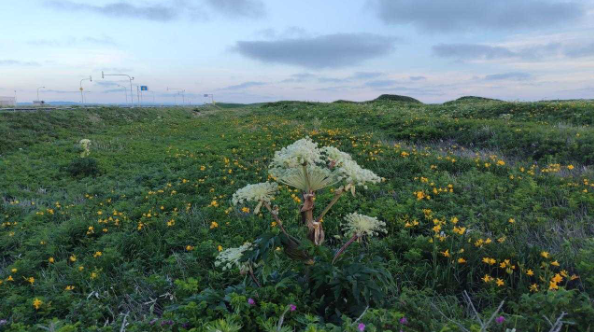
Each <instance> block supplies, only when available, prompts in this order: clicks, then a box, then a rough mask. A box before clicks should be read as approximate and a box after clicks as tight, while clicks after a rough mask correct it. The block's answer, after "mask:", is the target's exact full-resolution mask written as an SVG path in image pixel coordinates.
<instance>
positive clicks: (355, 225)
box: [342, 212, 388, 237]
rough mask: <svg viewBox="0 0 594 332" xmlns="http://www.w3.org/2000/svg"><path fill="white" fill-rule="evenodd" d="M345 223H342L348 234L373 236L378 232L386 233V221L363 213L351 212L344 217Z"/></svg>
mask: <svg viewBox="0 0 594 332" xmlns="http://www.w3.org/2000/svg"><path fill="white" fill-rule="evenodd" d="M344 219H345V221H346V223H345V224H343V225H342V227H343V229H344V230H345V232H346V233H347V234H349V236H353V235H357V236H358V237H362V236H375V235H378V234H379V233H387V232H388V231H386V223H385V222H383V221H380V220H378V219H377V218H375V217H369V216H366V215H363V214H358V213H356V212H355V213H351V214H349V215H347V216H346V217H345V218H344Z"/></svg>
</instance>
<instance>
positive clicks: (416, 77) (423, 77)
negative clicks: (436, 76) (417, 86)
mask: <svg viewBox="0 0 594 332" xmlns="http://www.w3.org/2000/svg"><path fill="white" fill-rule="evenodd" d="M409 79H410V80H411V81H425V80H427V77H425V76H411V77H409Z"/></svg>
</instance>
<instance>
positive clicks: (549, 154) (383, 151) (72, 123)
mask: <svg viewBox="0 0 594 332" xmlns="http://www.w3.org/2000/svg"><path fill="white" fill-rule="evenodd" d="M592 119H594V103H592V102H586V101H572V102H542V103H505V102H499V101H478V102H474V103H473V102H465V103H463V104H448V105H423V104H418V103H403V102H398V101H396V102H395V101H389V100H388V101H383V100H380V101H374V102H369V103H348V102H336V103H331V104H321V103H302V102H279V103H271V104H262V105H255V106H242V107H241V108H234V107H229V108H216V107H206V108H203V109H198V110H183V109H169V110H159V109H146V110H144V109H142V110H140V109H131V110H128V109H118V108H101V109H93V110H88V111H83V110H64V111H56V112H51V113H27V114H25V113H19V114H0V133H1V135H0V137H2V138H1V139H0V153H1V160H0V195H1V197H2V202H1V205H0V281H1V283H0V331H44V330H50V331H63V332H64V331H122V330H125V331H194V332H197V331H217V330H220V331H293V330H295V331H400V330H402V331H464V330H468V331H481V328H482V331H506V329H509V330H510V331H511V330H512V329H514V328H515V329H516V330H517V331H550V330H552V327H551V325H554V324H555V322H556V320H557V319H558V318H559V317H561V319H560V322H561V324H562V328H561V329H560V330H558V331H591V330H592V328H593V326H592V325H593V324H594V323H593V321H594V304H593V300H592V297H593V296H594V291H593V289H594V261H593V260H592V257H594V240H593V239H592V236H593V234H594V225H593V215H594V214H593V213H592V210H593V208H594V194H593V192H594V174H593V171H592V168H591V167H592V164H593V163H594V130H593V129H592V128H591V127H590V126H591V124H592V123H591V122H592V121H593V120H592ZM304 137H310V138H311V139H312V140H313V141H315V142H317V143H319V144H320V145H322V146H327V145H328V146H334V147H336V148H339V149H340V150H342V151H345V152H347V153H349V154H351V156H352V157H353V159H354V160H356V161H357V162H358V163H359V164H360V165H361V166H363V167H364V168H366V169H370V170H372V171H373V172H375V173H376V174H378V175H379V176H380V177H382V178H383V179H384V180H383V181H382V182H381V183H377V184H372V185H369V186H368V188H367V189H357V194H356V196H355V197H352V196H351V195H350V194H349V195H345V196H344V197H342V198H341V199H340V200H339V201H338V202H337V203H336V205H335V206H334V207H333V208H332V210H331V211H330V212H328V214H327V215H326V216H325V217H324V220H323V225H324V229H325V232H326V244H327V246H326V247H325V249H322V248H317V247H315V246H312V245H308V244H307V243H303V245H302V249H303V250H305V251H308V252H309V253H315V255H316V257H319V258H318V259H317V260H316V262H315V263H314V264H313V265H307V264H303V263H302V262H298V261H295V260H293V259H290V258H288V257H286V255H284V253H283V250H282V249H281V246H282V245H281V243H280V241H281V240H280V239H281V234H282V232H281V230H280V229H279V227H278V224H276V223H275V222H274V219H273V218H272V217H271V216H270V214H268V213H266V211H262V212H259V213H257V214H254V206H252V205H248V204H245V206H243V205H240V206H237V205H233V204H232V203H231V198H232V195H233V193H235V192H236V191H237V190H238V189H240V188H242V187H244V186H245V185H247V184H250V183H257V182H265V181H267V180H270V179H271V178H270V175H269V173H268V164H269V163H270V161H271V160H272V158H273V156H274V152H275V151H278V150H280V149H281V148H282V147H285V146H287V145H289V144H291V143H293V142H294V141H296V140H299V139H302V138H304ZM81 139H89V140H91V144H90V155H89V156H88V157H83V156H84V154H82V153H83V149H82V148H81V147H80V145H79V141H80V140H81ZM81 154H82V156H81ZM333 197H334V193H333V192H332V191H331V190H322V191H320V192H319V193H318V194H317V195H316V204H317V205H319V206H325V205H326V204H328V203H329V202H330V201H331V200H332V199H333ZM275 204H278V205H279V206H282V207H291V208H287V209H283V210H280V212H279V217H280V219H282V220H283V224H284V227H285V228H286V229H287V231H288V232H289V233H291V234H296V235H300V234H303V235H304V231H303V230H302V228H303V226H302V225H300V220H301V216H300V215H299V213H298V211H299V208H300V206H301V205H302V204H303V196H302V195H301V193H300V192H298V191H296V190H294V189H292V188H290V187H287V186H281V190H280V193H279V195H278V196H277V197H276V200H275ZM355 211H362V212H364V213H365V214H368V215H370V216H373V217H377V218H378V219H379V220H382V221H385V223H386V228H387V234H385V235H382V236H380V237H375V238H369V239H363V240H361V241H357V242H355V243H353V244H352V245H351V247H349V250H348V251H345V252H344V254H343V256H342V259H341V260H339V261H338V262H337V263H335V264H333V263H332V262H331V260H332V256H333V254H334V253H335V252H336V250H338V249H339V248H340V247H341V246H342V244H343V243H344V241H345V239H346V238H347V236H346V234H344V232H343V229H342V228H341V223H342V221H343V219H344V217H345V216H346V215H348V214H350V213H352V212H355ZM262 237H264V238H266V239H268V241H269V242H267V243H268V244H267V246H268V247H270V248H272V249H273V250H270V251H267V252H266V259H265V260H264V261H263V263H262V265H260V266H258V268H256V269H254V272H255V273H254V277H255V279H256V280H257V281H258V283H260V286H261V287H259V286H258V285H257V283H256V282H255V281H254V279H253V278H251V277H250V276H249V274H241V273H239V270H238V269H235V270H234V269H228V270H223V269H221V268H219V267H216V266H215V262H216V259H217V256H218V255H219V254H220V253H221V252H224V251H225V250H226V249H228V248H233V247H239V246H241V245H242V244H244V243H246V242H253V241H254V240H255V239H256V238H262ZM277 248H278V250H277ZM328 258H329V259H328ZM477 313H478V316H480V317H481V318H480V319H479V318H477ZM491 317H492V318H493V319H492V320H491V321H490V322H489V323H488V324H487V322H488V321H489V320H490V318H491ZM486 325H488V327H486ZM481 326H485V327H481Z"/></svg>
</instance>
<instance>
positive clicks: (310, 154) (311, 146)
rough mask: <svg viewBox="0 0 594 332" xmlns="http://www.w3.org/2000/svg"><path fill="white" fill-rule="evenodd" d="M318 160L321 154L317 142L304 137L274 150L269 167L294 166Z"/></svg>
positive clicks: (313, 163) (312, 163)
mask: <svg viewBox="0 0 594 332" xmlns="http://www.w3.org/2000/svg"><path fill="white" fill-rule="evenodd" d="M320 162H322V154H321V151H320V149H318V143H314V142H313V141H312V140H311V138H309V137H306V138H303V139H300V140H298V141H296V142H295V143H293V144H291V145H289V146H287V147H284V148H282V149H281V150H280V151H276V152H275V153H274V159H273V160H272V163H271V164H270V167H272V168H274V167H282V168H295V167H298V166H302V165H315V164H316V163H320Z"/></svg>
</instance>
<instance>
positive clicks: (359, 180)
mask: <svg viewBox="0 0 594 332" xmlns="http://www.w3.org/2000/svg"><path fill="white" fill-rule="evenodd" d="M270 175H272V176H273V177H274V178H275V179H276V180H277V181H279V182H281V183H284V184H286V185H289V186H291V187H293V188H297V189H301V190H303V191H306V192H309V191H316V190H320V189H322V188H325V187H328V186H331V185H333V184H336V183H338V182H340V181H344V184H345V187H346V188H347V189H350V190H351V192H352V193H353V194H354V193H355V186H366V184H368V183H377V182H380V180H381V179H380V177H379V176H377V175H376V174H375V173H373V172H372V171H370V170H366V169H363V168H361V166H359V164H357V162H356V161H354V160H353V159H352V157H351V156H350V155H349V154H348V153H345V152H342V151H340V150H338V149H337V148H335V147H331V146H327V147H323V148H318V144H317V143H314V142H313V141H312V140H311V139H310V138H309V137H306V138H304V139H300V140H298V141H296V142H295V143H293V144H291V145H289V146H287V147H285V148H283V149H282V150H280V151H277V152H276V153H275V156H274V159H273V161H272V163H271V164H270Z"/></svg>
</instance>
